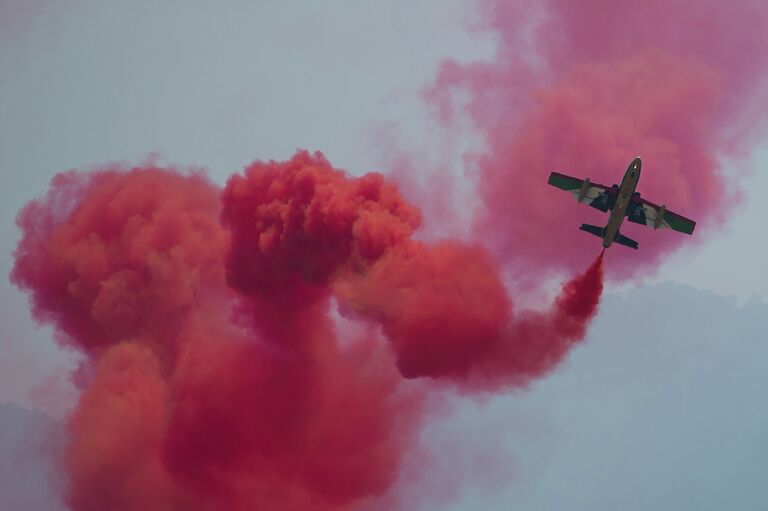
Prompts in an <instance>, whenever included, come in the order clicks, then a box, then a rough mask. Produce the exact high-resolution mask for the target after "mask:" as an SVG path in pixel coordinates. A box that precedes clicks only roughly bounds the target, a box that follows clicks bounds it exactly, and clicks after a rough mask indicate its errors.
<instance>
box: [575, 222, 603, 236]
mask: <svg viewBox="0 0 768 511" xmlns="http://www.w3.org/2000/svg"><path fill="white" fill-rule="evenodd" d="M579 229H580V230H582V231H584V232H588V233H590V234H594V235H595V236H597V237H599V238H602V237H603V236H605V229H604V228H602V227H598V226H596V225H589V224H581V227H579Z"/></svg>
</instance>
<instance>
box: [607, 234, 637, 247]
mask: <svg viewBox="0 0 768 511" xmlns="http://www.w3.org/2000/svg"><path fill="white" fill-rule="evenodd" d="M613 241H614V242H615V243H618V244H619V245H624V246H625V247H629V248H634V249H635V250H637V247H638V246H639V244H638V243H637V242H636V241H635V240H633V239H632V238H627V237H626V236H624V235H623V234H621V233H618V232H617V233H616V237H615V238H613Z"/></svg>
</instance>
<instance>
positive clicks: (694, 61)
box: [427, 0, 768, 279]
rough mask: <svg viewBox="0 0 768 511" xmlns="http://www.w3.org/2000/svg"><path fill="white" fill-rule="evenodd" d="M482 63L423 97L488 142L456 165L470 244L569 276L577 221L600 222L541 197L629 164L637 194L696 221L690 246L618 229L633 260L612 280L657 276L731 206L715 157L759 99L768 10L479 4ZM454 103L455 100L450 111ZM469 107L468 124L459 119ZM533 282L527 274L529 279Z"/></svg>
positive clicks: (616, 173)
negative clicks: (474, 206) (557, 175)
mask: <svg viewBox="0 0 768 511" xmlns="http://www.w3.org/2000/svg"><path fill="white" fill-rule="evenodd" d="M474 5H476V6H477V7H478V9H479V12H480V22H479V25H478V26H477V29H478V30H484V31H490V32H491V33H492V34H494V36H495V37H496V40H497V41H498V50H497V54H496V57H495V59H494V60H493V61H492V62H474V63H458V62H455V61H448V62H445V63H444V64H443V65H442V67H441V69H440V72H439V74H438V77H437V78H436V80H435V82H434V83H433V84H432V86H431V87H430V88H429V91H428V95H427V97H428V99H429V101H430V102H431V103H432V104H433V105H434V106H435V107H436V111H437V112H438V115H439V119H440V120H441V121H442V122H443V123H444V124H445V125H447V126H453V125H454V123H455V122H456V121H457V119H458V118H459V114H460V113H462V112H465V111H466V112H467V114H468V116H469V118H470V120H471V122H472V123H473V125H474V127H475V128H476V129H477V130H478V132H479V133H480V134H481V135H482V137H483V139H484V141H485V148H484V149H483V150H482V151H481V152H479V153H473V154H469V155H466V158H465V160H466V161H469V165H468V171H469V173H470V174H471V175H472V177H473V178H474V179H475V181H476V182H477V185H478V192H479V195H480V197H481V199H482V206H481V207H480V208H479V210H478V215H477V219H476V222H475V232H476V233H477V238H478V239H483V240H488V241H489V242H490V243H491V244H492V248H493V251H494V253H495V254H497V255H498V256H499V257H500V258H501V259H502V260H503V261H505V262H509V263H511V264H510V269H511V271H513V272H515V273H516V274H517V276H518V277H520V278H523V279H524V278H525V275H531V274H532V275H535V276H536V278H540V276H541V272H542V271H544V270H556V269H560V270H570V271H573V270H576V269H577V268H578V267H579V265H580V264H582V263H581V261H583V260H584V257H583V253H584V252H585V250H586V251H588V250H590V248H591V246H592V245H593V244H594V242H595V240H594V239H590V238H591V237H590V236H588V235H586V234H585V233H583V232H580V231H579V230H578V226H579V225H580V223H581V222H587V223H592V224H602V223H604V222H605V216H604V215H603V214H602V213H600V212H597V211H593V210H591V209H590V208H584V207H579V206H577V205H576V204H575V203H574V202H572V201H569V200H568V197H567V196H564V195H563V194H561V193H558V191H557V190H555V189H552V188H548V187H542V186H541V184H542V183H545V182H546V180H547V176H548V174H549V172H550V171H553V170H555V171H560V172H564V173H568V174H571V175H575V176H577V177H589V178H590V179H591V180H592V181H595V182H600V183H603V184H606V185H608V186H610V185H611V184H613V183H618V181H619V180H620V179H621V176H622V175H623V172H624V170H625V169H626V168H627V165H628V163H629V162H630V161H631V160H632V158H633V157H634V156H635V155H638V154H639V155H641V156H642V158H643V161H644V165H643V174H642V177H641V180H640V184H639V187H638V191H640V192H641V193H642V194H643V195H644V196H646V197H647V198H648V199H650V200H651V201H653V202H656V203H658V204H666V205H667V206H668V207H669V208H670V209H672V210H674V211H676V212H679V213H681V214H683V215H685V216H688V217H689V218H692V219H695V220H697V222H698V226H697V232H695V233H694V236H693V239H691V238H688V237H686V236H681V235H680V234H678V233H674V232H670V231H668V230H664V231H659V232H653V231H652V230H650V229H647V228H643V227H642V226H637V225H629V226H627V227H626V228H625V232H627V233H628V234H629V236H630V237H632V238H636V239H638V241H639V242H640V247H641V250H640V251H639V252H638V253H629V251H623V252H622V251H615V252H616V253H615V254H614V253H612V254H611V256H612V259H618V261H619V262H620V264H614V265H611V268H610V269H611V272H612V275H613V276H614V277H617V278H626V277H630V276H632V275H635V274H640V273H647V272H649V271H653V269H654V268H655V267H656V266H657V263H658V262H659V261H661V260H664V259H665V258H666V256H667V255H668V254H669V253H670V252H672V251H674V250H675V249H676V248H678V247H679V246H681V245H683V244H686V245H690V244H691V243H694V244H695V243H697V242H698V240H700V239H702V238H706V236H708V235H709V234H710V233H711V232H713V231H714V230H716V228H717V227H718V226H719V225H720V224H721V223H722V222H723V221H724V219H725V218H726V216H727V213H728V212H729V210H730V208H731V207H732V206H733V205H734V204H738V201H739V192H738V186H737V183H735V182H734V179H733V178H731V180H730V182H729V181H728V180H726V178H725V177H724V176H723V174H722V169H721V163H720V159H721V158H723V157H726V158H732V159H733V160H732V161H737V160H738V159H739V157H741V156H744V154H745V153H746V151H747V150H748V149H749V147H750V144H751V142H752V141H753V140H754V139H755V137H756V136H757V134H758V133H762V131H758V128H761V127H762V128H764V126H758V125H757V122H756V120H757V119H756V117H755V116H754V115H751V114H750V112H755V111H764V110H765V104H766V100H767V99H768V97H766V95H765V94H764V93H762V92H761V91H762V90H764V87H763V84H764V77H765V74H766V70H767V69H768V39H766V38H765V37H764V35H763V34H765V32H766V29H768V18H767V17H766V15H765V12H766V11H765V6H764V5H763V4H761V3H760V2H753V1H749V0H743V1H735V2H728V3H727V4H726V3H722V2H716V1H704V2H700V1H692V0H680V1H675V2H663V1H660V0H651V1H648V2H616V1H609V0H588V1H584V2H569V1H567V0H562V1H561V0H547V1H545V2H536V3H532V2H515V1H513V2H509V1H502V0H478V1H476V2H474ZM456 98H465V99H466V102H465V103H462V102H459V101H458V100H457V99H456ZM464 106H466V110H464V109H463V107H464ZM531 268H536V269H538V270H539V271H538V272H531V271H530V270H531Z"/></svg>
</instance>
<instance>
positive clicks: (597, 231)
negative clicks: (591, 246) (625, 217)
mask: <svg viewBox="0 0 768 511" xmlns="http://www.w3.org/2000/svg"><path fill="white" fill-rule="evenodd" d="M579 229H580V230H582V231H584V232H588V233H590V234H594V235H595V236H597V237H598V238H603V237H605V228H604V227H598V226H597V225H590V224H581V227H579ZM613 242H614V243H618V244H619V245H624V246H625V247H629V248H634V249H635V250H637V247H638V246H639V244H638V243H637V242H636V241H635V240H633V239H632V238H627V237H626V236H624V235H623V234H621V233H619V232H617V233H616V236H614V238H613ZM605 245H606V243H603V246H605ZM607 245H610V242H609V243H607Z"/></svg>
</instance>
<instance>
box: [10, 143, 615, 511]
mask: <svg viewBox="0 0 768 511" xmlns="http://www.w3.org/2000/svg"><path fill="white" fill-rule="evenodd" d="M18 223H19V226H20V227H21V228H22V230H23V238H22V240H21V242H20V244H19V247H18V250H17V253H16V265H15V267H14V270H13V274H12V279H13V281H14V282H15V283H16V284H17V285H18V286H20V287H21V288H23V289H26V290H27V291H29V293H30V297H31V302H32V306H33V312H34V315H35V317H36V318H37V319H39V320H40V321H44V322H48V323H51V324H52V325H54V326H55V328H56V331H57V335H58V338H59V341H60V342H61V343H64V344H65V345H67V346H70V347H72V348H75V349H78V350H80V351H81V352H82V353H84V354H85V355H86V361H85V362H84V366H83V367H82V368H81V370H80V371H79V372H78V383H79V385H80V388H81V390H82V394H81V396H80V399H79V402H78V404H77V406H76V408H75V409H74V411H73V412H72V414H71V416H70V418H69V422H68V427H69V432H70V435H71V441H70V444H69V447H68V450H67V456H66V459H65V469H66V473H67V476H68V478H69V486H68V493H67V501H68V503H69V505H70V507H71V508H72V509H73V510H77V511H91V510H102V509H115V510H138V509H142V510H143V509H153V510H163V509H168V510H170V509H189V510H214V509H216V510H233V511H237V510H245V509H282V510H289V511H290V510H296V511H298V510H306V509H315V510H348V509H360V508H364V507H366V506H369V505H375V504H376V502H377V501H376V498H377V497H380V496H382V495H384V494H387V493H388V492H389V494H390V495H392V493H393V491H392V488H393V485H394V483H395V482H396V480H397V477H398V475H399V473H400V469H401V467H402V465H403V459H404V456H405V453H406V452H407V451H409V450H410V449H411V448H412V447H413V446H414V445H415V439H416V433H417V432H418V428H419V426H420V424H421V422H422V420H423V419H424V415H425V413H426V409H427V407H425V399H427V394H426V392H427V390H428V389H429V388H430V387H431V386H429V385H428V386H425V385H423V384H420V383H419V381H418V380H416V379H417V378H419V377H426V378H430V379H431V380H432V381H434V383H435V384H439V383H440V382H450V384H451V385H453V386H458V387H460V388H462V389H465V390H467V391H471V390H482V391H489V390H494V389H499V388H505V387H510V386H515V385H517V386H519V385H525V384H526V383H527V382H528V381H530V380H531V379H532V378H535V377H537V376H541V375H542V374H543V373H544V372H546V371H547V370H549V369H551V368H552V367H553V366H554V365H555V364H556V363H557V362H558V361H559V360H561V359H562V357H563V355H564V354H565V353H566V352H567V350H568V348H569V346H571V345H572V344H573V343H574V342H577V341H578V340H580V339H582V338H583V336H584V334H585V329H586V326H587V324H588V322H589V320H590V319H591V318H592V316H593V315H594V314H595V312H596V309H597V306H598V301H599V297H600V292H601V290H602V257H599V258H598V259H597V260H596V261H595V262H594V264H593V265H592V266H591V267H590V268H589V269H588V270H587V271H586V272H585V273H583V274H581V275H579V276H577V277H575V278H574V279H572V280H571V281H569V282H567V283H566V284H565V285H564V287H563V289H562V291H561V293H560V295H559V296H558V297H557V299H556V300H555V301H554V302H553V304H552V305H551V307H550V308H549V310H545V311H543V312H531V311H525V310H520V311H517V310H514V311H513V309H512V300H511V299H510V297H509V296H508V294H507V292H506V290H505V287H504V286H503V284H502V282H501V279H500V275H499V270H498V268H497V266H496V264H495V262H494V260H493V258H492V257H491V256H490V255H489V253H488V252H486V251H485V250H484V249H483V248H482V247H481V246H479V245H466V244H462V243H460V242H457V241H443V242H439V243H424V242H420V241H415V240H413V239H412V237H411V235H412V234H413V232H414V230H415V229H417V228H418V227H419V223H420V214H419V211H418V209H416V208H415V207H414V206H413V205H411V204H408V203H406V202H405V201H404V200H403V199H402V197H401V196H400V193H399V192H398V190H397V189H396V188H395V187H394V186H392V185H391V184H388V183H387V182H385V180H384V179H383V178H382V176H380V175H378V174H368V175H365V176H363V177H360V178H353V177H350V176H349V175H347V174H346V173H344V172H343V171H340V170H337V169H334V168H333V167H332V166H331V165H330V164H329V163H328V162H327V161H326V160H325V159H324V157H323V156H322V155H320V154H319V153H318V154H314V155H312V154H309V153H307V152H299V153H297V154H296V155H295V156H294V157H293V158H292V159H291V160H290V161H287V162H264V163H262V162H256V163H253V164H252V165H250V166H249V167H248V168H246V170H245V172H244V173H243V174H242V175H236V176H233V177H232V178H231V179H230V180H229V182H228V183H227V186H226V188H225V189H224V190H223V191H221V190H219V189H218V188H217V187H216V186H214V185H213V184H211V183H210V182H208V181H207V180H206V179H205V178H204V177H203V176H200V175H195V174H192V175H186V174H182V173H179V172H178V171H175V170H173V169H161V168H133V169H121V168H107V169H103V170H99V171H95V172H91V173H66V174H62V175H60V176H57V177H56V178H55V179H54V181H53V183H52V186H51V189H50V190H49V192H48V194H47V196H46V197H45V198H44V199H41V200H38V201H33V202H31V203H30V204H29V205H27V206H26V208H25V209H24V210H23V211H22V212H21V213H20V215H19V219H18ZM334 299H335V300H334ZM334 304H338V306H339V307H338V309H339V310H340V311H341V313H342V315H344V316H346V318H347V319H346V321H347V322H349V321H356V322H357V323H358V324H359V327H358V328H355V329H353V330H354V331H353V332H352V333H350V332H347V331H340V329H341V328H342V326H340V325H344V324H347V325H349V323H344V322H343V321H342V322H340V321H339V320H338V318H336V317H334V315H333V312H334V311H333V305H334ZM395 493H396V492H395ZM379 502H380V501H379ZM392 506H393V505H390V504H387V507H388V508H392Z"/></svg>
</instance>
